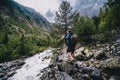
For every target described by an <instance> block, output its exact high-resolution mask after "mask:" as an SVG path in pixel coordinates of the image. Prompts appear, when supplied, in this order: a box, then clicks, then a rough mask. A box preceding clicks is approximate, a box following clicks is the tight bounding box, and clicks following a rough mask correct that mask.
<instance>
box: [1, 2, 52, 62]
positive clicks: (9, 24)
mask: <svg viewBox="0 0 120 80" xmlns="http://www.w3.org/2000/svg"><path fill="white" fill-rule="evenodd" d="M50 29H51V27H50V23H49V22H48V21H47V20H46V19H45V18H44V17H43V16H42V15H41V14H40V13H38V12H36V11H35V10H34V9H31V8H28V7H24V6H22V5H20V4H18V3H16V2H14V1H12V0H0V62H4V61H9V60H14V59H18V58H23V57H28V56H31V55H33V54H35V53H36V52H39V51H41V50H44V49H45V48H46V47H48V46H49V45H50V43H51V42H50V38H51V37H50V35H49V32H50Z"/></svg>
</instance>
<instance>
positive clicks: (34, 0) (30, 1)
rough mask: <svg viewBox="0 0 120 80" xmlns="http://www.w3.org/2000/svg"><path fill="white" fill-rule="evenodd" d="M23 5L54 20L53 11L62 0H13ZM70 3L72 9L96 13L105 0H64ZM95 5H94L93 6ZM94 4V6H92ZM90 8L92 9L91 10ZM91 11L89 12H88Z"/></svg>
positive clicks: (84, 12)
mask: <svg viewBox="0 0 120 80" xmlns="http://www.w3.org/2000/svg"><path fill="white" fill-rule="evenodd" d="M14 1H16V2H18V3H20V4H22V5H24V6H27V7H31V8H33V9H35V10H36V11H38V12H40V14H42V15H43V16H44V17H45V18H47V19H48V20H49V21H50V22H51V21H52V22H53V21H54V17H55V12H56V11H57V10H58V7H59V5H60V3H61V2H62V1H63V0H14ZM66 1H69V2H70V3H71V6H72V7H73V9H77V10H78V11H80V12H81V13H82V14H87V13H89V14H88V15H91V14H93V13H94V14H97V13H98V11H99V8H100V7H101V6H102V5H103V3H104V2H106V0H66ZM94 5H95V6H94ZM93 6H94V7H93ZM92 9H94V10H92ZM91 10H92V11H91ZM90 12H91V13H90Z"/></svg>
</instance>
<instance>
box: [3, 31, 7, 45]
mask: <svg viewBox="0 0 120 80" xmlns="http://www.w3.org/2000/svg"><path fill="white" fill-rule="evenodd" d="M7 42H8V33H7V32H6V33H5V36H4V39H3V42H2V43H3V44H6V43H7Z"/></svg>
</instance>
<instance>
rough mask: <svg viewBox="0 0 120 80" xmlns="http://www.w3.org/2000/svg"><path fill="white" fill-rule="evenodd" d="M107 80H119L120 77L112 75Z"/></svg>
mask: <svg viewBox="0 0 120 80" xmlns="http://www.w3.org/2000/svg"><path fill="white" fill-rule="evenodd" d="M109 80H120V76H118V75H113V76H111V77H110V79H109Z"/></svg>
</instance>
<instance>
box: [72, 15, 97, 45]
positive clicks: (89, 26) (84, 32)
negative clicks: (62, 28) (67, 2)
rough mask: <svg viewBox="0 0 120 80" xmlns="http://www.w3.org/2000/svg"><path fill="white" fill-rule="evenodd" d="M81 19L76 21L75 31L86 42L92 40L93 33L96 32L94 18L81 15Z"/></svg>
mask: <svg viewBox="0 0 120 80" xmlns="http://www.w3.org/2000/svg"><path fill="white" fill-rule="evenodd" d="M78 17H79V19H78V20H77V21H75V22H74V31H75V33H77V35H78V38H79V39H80V40H81V41H83V42H85V43H89V42H91V39H92V35H93V34H94V33H95V25H94V24H93V20H92V19H91V18H89V17H87V16H85V17H83V16H79V15H78Z"/></svg>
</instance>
